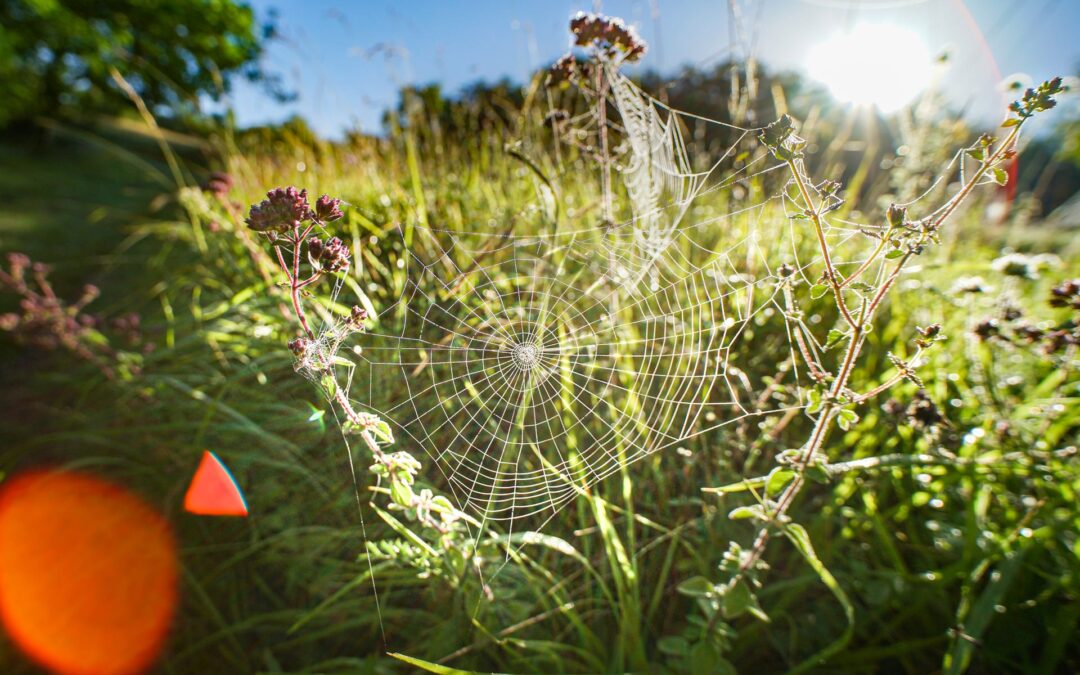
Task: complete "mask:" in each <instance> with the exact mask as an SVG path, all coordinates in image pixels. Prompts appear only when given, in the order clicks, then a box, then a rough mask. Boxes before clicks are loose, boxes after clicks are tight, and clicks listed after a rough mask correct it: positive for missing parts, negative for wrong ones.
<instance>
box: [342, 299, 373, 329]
mask: <svg viewBox="0 0 1080 675" xmlns="http://www.w3.org/2000/svg"><path fill="white" fill-rule="evenodd" d="M367 318H368V313H367V310H366V309H364V308H363V307H357V306H356V305H353V308H352V311H351V312H349V318H348V319H346V320H345V323H346V325H348V327H349V328H351V329H352V330H355V331H362V330H364V329H365V328H366V326H365V325H364V322H365V321H367Z"/></svg>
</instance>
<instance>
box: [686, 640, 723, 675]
mask: <svg viewBox="0 0 1080 675" xmlns="http://www.w3.org/2000/svg"><path fill="white" fill-rule="evenodd" d="M719 660H720V653H719V652H718V651H717V649H716V647H715V646H713V644H712V643H711V642H709V641H707V640H702V641H700V642H698V643H697V644H695V645H694V646H693V647H691V648H690V672H692V673H715V672H717V669H716V662H717V661H719ZM720 672H723V671H720Z"/></svg>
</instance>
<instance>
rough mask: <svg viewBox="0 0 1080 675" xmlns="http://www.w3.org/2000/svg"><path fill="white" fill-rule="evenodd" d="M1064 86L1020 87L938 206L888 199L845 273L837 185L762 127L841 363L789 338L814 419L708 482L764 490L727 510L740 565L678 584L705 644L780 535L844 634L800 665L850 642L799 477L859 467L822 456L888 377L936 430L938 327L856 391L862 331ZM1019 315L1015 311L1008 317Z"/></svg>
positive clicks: (748, 605) (986, 335)
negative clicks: (743, 539) (806, 428)
mask: <svg viewBox="0 0 1080 675" xmlns="http://www.w3.org/2000/svg"><path fill="white" fill-rule="evenodd" d="M1061 91H1062V84H1061V79H1060V78H1055V79H1053V80H1050V81H1047V82H1044V83H1043V84H1041V85H1040V86H1039V87H1037V88H1034V89H1029V90H1027V92H1026V93H1025V94H1024V95H1023V97H1022V98H1021V99H1020V100H1018V101H1016V102H1014V103H1012V104H1011V105H1010V106H1009V111H1010V115H1009V117H1008V118H1007V119H1006V120H1005V122H1004V123H1003V124H1002V127H1003V128H1004V129H1007V130H1008V131H1007V133H1006V134H1005V136H1004V138H1000V139H999V138H997V137H994V136H991V135H989V134H984V135H982V136H980V137H979V138H978V140H977V141H976V142H975V143H974V144H973V145H971V146H970V147H968V148H966V149H965V150H964V151H963V157H964V158H965V159H966V160H968V161H974V163H975V166H974V169H972V170H970V171H969V172H968V173H967V174H966V175H964V174H962V175H961V178H962V183H961V184H960V187H959V188H958V189H957V190H956V191H955V193H953V194H952V195H951V196H950V197H949V198H948V199H947V200H945V201H944V203H942V204H941V205H939V206H938V207H936V208H934V209H932V210H930V211H929V212H925V213H923V214H915V213H913V208H911V207H909V206H908V205H903V204H892V205H891V206H890V207H889V208H888V209H887V211H886V213H885V214H884V218H883V222H882V223H881V224H880V225H879V226H878V227H877V228H875V229H873V230H864V232H863V233H864V234H865V235H866V236H868V237H871V238H872V239H874V240H876V243H875V244H874V246H873V249H872V252H871V253H870V254H869V256H868V257H867V258H866V259H865V260H864V261H863V262H862V263H861V264H859V265H858V266H856V267H855V268H854V269H853V270H852V271H851V272H849V273H842V272H841V271H840V269H839V268H838V265H837V264H836V253H835V251H834V250H833V247H832V245H831V244H830V242H829V240H828V237H827V232H828V230H829V222H828V221H829V215H828V214H829V213H830V212H832V211H834V210H836V209H838V208H839V207H840V206H841V205H842V203H843V199H844V198H843V196H842V194H843V192H842V186H841V185H840V184H839V183H838V182H835V181H831V180H825V181H822V182H821V183H817V184H815V183H814V181H813V180H812V179H811V178H810V176H809V175H807V171H806V168H805V165H804V162H803V159H804V153H805V148H806V143H805V141H804V140H803V139H801V138H800V137H799V136H798V135H797V134H796V124H795V122H794V120H793V119H792V118H791V117H789V116H787V115H784V116H782V117H781V118H780V119H778V120H777V121H776V122H773V123H772V124H770V125H768V126H767V127H766V128H765V129H763V130H762V132H761V133H760V136H759V139H760V141H761V143H762V144H763V145H764V146H765V147H766V148H767V149H768V151H769V152H770V154H771V155H772V156H773V157H775V158H776V159H777V160H779V161H781V162H783V163H784V164H785V165H786V166H787V168H788V170H789V173H790V176H791V178H790V182H789V186H790V193H789V196H788V197H787V199H788V201H789V203H790V204H791V205H792V206H793V208H794V212H793V213H792V214H791V217H792V218H793V219H795V221H796V222H798V223H802V224H804V225H805V226H806V227H807V229H808V230H809V232H810V233H811V236H812V237H813V238H814V239H816V241H817V243H818V254H819V258H818V261H819V265H820V273H819V276H818V277H817V279H816V280H815V281H814V283H813V284H812V285H811V286H810V288H809V289H807V290H806V293H807V294H808V295H809V296H810V297H811V298H822V297H825V296H829V297H831V299H832V304H833V305H834V306H835V310H836V313H837V317H838V318H837V324H836V325H835V327H833V328H832V329H831V330H830V331H829V335H828V336H827V337H825V338H824V339H822V340H819V341H818V342H819V343H820V344H823V345H830V346H839V347H841V349H840V350H839V357H838V360H837V361H836V362H835V363H833V364H829V363H827V362H826V361H825V360H824V358H823V357H822V356H821V355H820V354H818V353H817V352H814V351H811V350H810V349H808V348H807V346H806V343H805V341H802V340H796V341H795V343H796V345H797V346H798V348H799V355H800V356H801V358H802V360H803V361H804V364H805V367H806V369H807V371H808V372H809V373H810V375H811V377H812V378H813V380H814V381H815V384H814V387H813V388H811V389H809V390H808V393H807V401H806V402H807V407H806V412H807V414H808V415H810V416H811V419H812V422H813V424H812V429H811V431H810V434H809V437H808V438H807V440H806V442H805V443H804V444H803V445H802V446H801V447H799V448H794V449H791V450H788V451H787V452H784V453H782V454H781V455H780V456H779V457H778V458H777V462H778V465H777V466H776V467H775V468H774V469H773V470H772V472H771V473H769V474H768V476H765V477H763V478H762V479H760V480H754V479H751V480H748V481H744V482H743V483H741V484H734V485H731V486H726V487H722V488H713V489H707V490H710V491H713V492H718V493H725V492H730V491H739V490H743V489H755V490H756V489H761V490H762V492H763V494H762V495H761V498H760V501H759V503H758V504H755V505H752V506H743V507H739V508H737V509H735V510H734V511H732V512H731V513H730V517H731V518H732V519H749V520H753V521H756V522H757V523H758V529H757V535H756V537H755V538H754V540H753V543H752V545H751V546H750V547H749V548H748V549H743V548H742V547H740V546H739V545H737V544H734V543H733V544H732V546H731V549H730V550H729V551H728V554H727V555H726V556H725V560H729V561H730V560H737V561H738V564H737V565H730V564H726V565H725V566H723V569H722V574H723V578H722V580H721V581H720V582H719V583H714V582H712V581H709V580H706V579H695V580H691V581H689V582H687V583H685V584H684V585H683V586H682V587H681V590H682V591H683V592H684V593H686V594H689V595H692V596H695V597H697V598H699V599H700V600H701V602H702V606H703V607H704V608H705V609H706V614H707V615H708V616H710V617H712V618H711V619H710V621H709V622H708V623H707V624H706V629H705V631H704V633H703V639H714V638H713V637H712V631H713V629H714V628H715V625H716V622H717V621H718V618H719V617H723V618H733V617H735V616H738V615H739V614H741V613H743V612H746V611H757V607H758V605H757V600H756V597H755V594H756V592H757V590H758V589H759V588H760V587H761V585H762V580H763V576H764V573H765V570H766V569H767V567H766V566H765V563H764V561H763V556H764V554H765V551H766V546H767V544H768V543H769V541H770V539H771V538H772V537H773V536H774V535H776V534H778V533H779V534H782V535H783V536H785V537H786V538H787V539H788V540H789V541H790V542H791V543H792V544H793V545H794V546H795V548H796V549H797V550H798V551H799V553H800V554H802V556H803V557H804V558H805V559H806V561H807V562H808V563H809V564H810V566H811V567H812V568H813V569H814V570H815V572H817V574H818V575H819V576H820V578H821V579H822V581H823V582H824V583H825V584H826V585H827V586H828V587H829V589H830V590H831V591H832V592H833V593H834V594H835V595H836V597H837V599H838V600H839V601H840V603H841V604H842V605H843V606H844V610H845V613H846V614H847V616H848V622H849V629H848V631H847V632H846V633H845V634H844V635H843V636H841V638H840V639H839V640H837V641H836V642H834V643H833V644H832V645H830V646H829V647H827V648H826V649H825V650H823V651H822V652H820V653H819V654H817V655H816V656H815V657H814V658H813V659H811V660H810V661H808V662H807V665H813V664H814V663H818V662H820V661H821V660H823V659H824V658H826V657H827V656H829V655H830V654H832V653H835V652H836V651H838V650H839V649H840V648H842V647H843V646H844V645H845V644H846V642H847V640H848V639H850V636H851V630H852V622H853V620H854V614H853V612H854V610H853V608H852V605H851V602H850V601H849V599H848V598H847V596H846V594H845V592H844V590H843V589H842V588H841V587H840V586H839V584H837V582H836V580H835V579H834V578H833V577H832V575H831V574H830V573H829V571H828V570H827V569H826V568H825V567H824V565H823V564H822V562H821V561H820V560H819V559H818V556H817V554H816V553H815V551H814V548H813V545H812V543H811V540H810V537H809V535H808V533H807V531H806V529H805V528H804V527H803V526H802V525H800V524H799V523H796V522H794V521H793V520H792V519H791V517H790V516H789V515H788V512H789V510H790V509H791V507H792V505H793V504H794V502H795V500H796V499H797V498H798V496H799V495H800V493H801V492H802V491H803V489H804V487H805V486H806V485H807V483H808V481H809V482H814V481H821V482H826V481H828V480H829V479H830V477H832V476H835V475H837V474H838V473H841V472H844V471H848V470H853V469H857V468H858V467H853V466H842V465H838V464H833V465H830V464H829V462H828V460H827V459H826V457H825V454H824V447H825V445H826V442H827V441H828V439H829V436H830V434H831V433H833V432H834V430H835V429H840V430H841V431H844V430H848V429H851V428H853V427H854V426H855V425H856V424H857V423H858V421H859V419H860V409H861V407H862V406H864V405H866V404H867V403H869V402H871V401H872V400H874V399H875V398H876V397H878V396H879V395H881V394H883V393H885V392H887V391H888V390H890V389H891V388H893V387H894V386H896V385H897V384H899V383H901V382H910V383H911V384H913V385H915V386H916V387H917V388H918V389H919V391H918V393H917V394H916V396H915V399H914V400H913V401H912V403H911V405H910V406H909V407H907V408H906V410H905V409H904V408H903V406H900V407H899V409H898V410H897V412H899V411H901V410H903V411H904V413H905V414H906V416H907V417H908V418H909V419H911V420H913V422H914V423H916V424H918V425H919V426H921V427H922V428H924V429H928V430H936V429H937V427H938V425H939V423H940V422H941V421H942V417H941V415H940V413H939V412H938V411H937V408H936V406H935V405H934V403H933V401H932V400H931V399H930V398H929V397H928V396H927V395H926V393H924V392H922V391H921V389H922V387H923V383H922V381H921V379H920V377H919V375H918V368H919V366H920V364H921V363H922V362H923V360H924V354H925V353H926V352H927V350H929V349H931V348H932V347H933V346H934V345H935V343H937V342H939V341H941V340H943V339H945V335H944V334H943V332H942V330H941V326H940V325H937V324H931V325H927V326H923V327H916V328H915V334H914V335H913V337H912V346H913V354H912V356H910V357H907V358H901V357H900V356H897V355H893V354H890V355H889V360H890V361H891V363H892V366H893V372H892V373H891V374H888V375H884V376H883V377H882V378H881V380H880V382H879V383H878V384H876V385H872V386H868V387H867V388H866V389H864V390H862V391H860V390H858V389H857V388H856V387H859V386H860V385H859V384H856V383H853V382H852V375H853V373H854V372H855V370H856V366H857V365H858V363H859V359H860V355H861V354H862V352H863V349H864V347H865V346H866V344H867V339H868V335H869V334H870V332H871V331H872V330H873V329H874V322H875V318H876V315H877V313H878V311H879V309H880V308H881V307H882V304H883V303H884V302H885V301H886V300H887V299H888V298H889V297H890V294H891V292H892V291H893V290H894V288H895V287H896V285H897V282H898V281H899V280H900V278H901V275H902V274H903V273H904V272H905V269H906V268H908V267H909V266H910V265H911V263H912V262H913V261H915V260H916V259H918V257H919V256H922V255H924V253H925V252H926V251H927V249H928V248H929V247H931V246H933V245H934V244H936V243H938V242H939V238H940V235H941V232H942V229H943V228H944V227H945V226H946V225H947V224H948V222H949V220H950V217H952V216H953V215H954V214H955V213H956V212H957V209H959V207H960V206H961V204H963V203H964V201H965V200H966V199H967V198H968V197H969V196H970V195H971V194H972V192H973V191H974V190H975V189H976V188H977V187H978V186H980V185H983V184H986V183H993V184H999V185H1003V184H1004V183H1005V182H1006V180H1007V173H1006V170H1005V168H1004V166H1005V164H1006V163H1007V162H1008V161H1010V160H1011V159H1012V158H1014V157H1015V156H1016V144H1017V141H1018V138H1019V134H1020V131H1021V128H1022V127H1023V126H1024V124H1025V123H1026V122H1027V121H1028V120H1030V119H1031V118H1032V117H1034V116H1035V115H1037V114H1038V113H1040V112H1043V111H1045V110H1048V109H1050V108H1052V107H1054V105H1055V100H1054V96H1055V95H1057V94H1058V93H1060V92H1061ZM997 267H998V268H999V269H1001V270H1003V271H1005V270H1011V272H1009V273H1011V274H1014V275H1016V274H1023V275H1025V276H1026V275H1028V274H1029V270H1030V261H1028V260H1026V259H1024V260H1021V259H1019V258H1016V259H1009V260H1005V261H1002V262H999V263H998V264H997ZM871 271H873V272H871ZM781 276H782V277H783V279H782V280H781V282H780V283H782V284H785V285H789V286H794V285H795V284H796V283H797V280H796V278H795V276H794V275H792V274H790V273H783V272H782V274H781ZM1070 283H1071V282H1065V283H1064V284H1062V285H1060V286H1059V287H1056V288H1055V289H1054V291H1053V299H1052V301H1053V303H1056V305H1057V306H1067V305H1070V304H1071V303H1073V302H1074V299H1075V296H1076V293H1075V289H1074V287H1073V286H1071V285H1070ZM790 311H791V312H795V311H797V308H796V307H791V308H790ZM1018 318H1019V317H1018V316H1014V317H1013V320H1014V321H1015V320H1017V319H1018ZM976 330H977V331H978V333H979V334H980V337H981V338H982V339H987V340H988V339H1005V338H1003V337H1002V335H1003V333H1002V330H1001V328H999V327H998V325H997V324H996V323H992V324H991V323H987V324H985V325H981V326H980V327H979V328H977V329H976ZM1072 330H1073V328H1072V327H1071V324H1066V325H1063V326H1061V327H1058V328H1057V329H1056V330H1053V331H1051V333H1050V335H1052V336H1053V337H1052V338H1050V341H1049V345H1050V349H1052V350H1056V349H1058V348H1060V346H1061V344H1063V343H1067V342H1069V341H1070V340H1073V339H1075V335H1074V333H1072V332H1071V331H1072ZM1062 331H1064V332H1062ZM1008 335H1009V336H1010V339H1012V338H1013V336H1015V337H1019V338H1020V339H1029V340H1032V341H1036V340H1038V341H1041V340H1043V339H1044V336H1045V335H1046V333H1044V332H1043V331H1042V329H1033V328H1030V327H1029V328H1024V327H1018V328H1016V329H1012V330H1010V331H1009V333H1008ZM1028 335H1029V336H1030V337H1028Z"/></svg>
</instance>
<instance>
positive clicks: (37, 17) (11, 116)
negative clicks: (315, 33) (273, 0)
mask: <svg viewBox="0 0 1080 675" xmlns="http://www.w3.org/2000/svg"><path fill="white" fill-rule="evenodd" d="M272 33H273V26H272V24H265V25H260V23H259V22H258V21H257V19H256V17H255V14H254V12H253V11H252V9H251V7H249V6H248V5H246V4H243V3H238V2H235V1H234V0H0V79H2V80H3V81H4V82H5V90H6V91H5V92H4V93H5V95H4V97H3V98H2V99H0V126H5V125H8V124H11V123H14V122H20V121H25V120H29V119H32V118H33V117H35V116H37V115H41V114H48V115H50V116H54V115H65V114H72V113H101V112H105V113H112V112H116V111H117V110H119V109H122V107H123V106H126V105H130V103H129V102H128V101H127V97H126V96H125V94H124V93H123V92H122V91H121V89H120V88H119V86H117V84H116V83H115V82H114V81H113V79H112V76H111V71H112V69H114V68H115V69H116V70H117V71H119V72H120V73H121V74H122V75H123V76H124V78H125V79H127V81H128V82H129V83H130V84H131V86H132V87H133V88H134V90H135V91H136V92H138V94H139V95H140V96H142V98H143V99H144V100H145V101H146V103H147V105H148V106H150V108H151V109H152V110H154V111H155V112H163V111H167V110H172V111H175V110H177V109H180V108H183V107H184V106H188V107H194V106H195V105H196V104H197V101H198V99H199V97H200V96H202V95H207V96H210V97H211V98H217V97H218V96H220V95H221V94H222V93H224V92H226V91H228V89H229V86H230V83H231V81H232V80H233V79H234V78H235V77H236V76H238V75H239V76H242V77H246V78H248V79H251V80H253V81H258V82H261V83H263V84H264V85H266V86H267V87H268V89H269V90H270V91H271V93H272V94H275V95H278V96H285V94H283V93H282V91H281V89H280V83H279V82H278V80H277V78H275V77H273V76H270V75H268V74H267V73H266V72H265V71H263V69H262V68H261V66H260V65H259V63H258V61H259V57H260V56H261V55H262V52H263V44H264V41H265V40H266V39H267V38H269V37H270V36H271V35H272Z"/></svg>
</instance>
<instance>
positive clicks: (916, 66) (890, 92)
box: [806, 23, 933, 113]
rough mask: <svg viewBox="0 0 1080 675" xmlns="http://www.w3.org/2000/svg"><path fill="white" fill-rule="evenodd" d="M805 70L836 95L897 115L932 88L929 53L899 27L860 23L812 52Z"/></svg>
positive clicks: (826, 41)
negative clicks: (900, 110) (925, 90)
mask: <svg viewBox="0 0 1080 675" xmlns="http://www.w3.org/2000/svg"><path fill="white" fill-rule="evenodd" d="M806 69H807V72H808V73H809V74H810V77H812V78H813V79H815V80H818V81H819V82H821V83H822V84H824V85H825V86H827V87H828V88H829V91H830V92H832V94H833V96H835V97H836V98H838V99H840V100H841V101H845V102H848V103H853V104H856V105H865V106H876V107H877V108H878V109H879V110H881V111H882V112H886V113H888V112H895V111H897V110H899V109H900V108H902V107H904V106H905V105H907V104H908V103H910V102H911V101H912V100H913V99H914V98H915V97H916V96H917V95H918V94H919V92H921V91H922V90H923V89H925V88H926V86H927V85H928V84H929V83H930V79H931V77H932V75H933V67H932V63H931V57H930V51H929V49H927V47H926V43H925V42H923V40H922V38H920V37H919V36H918V35H917V34H916V33H914V32H913V31H911V30H909V29H907V28H903V27H901V26H897V25H894V24H868V23H859V24H856V25H855V26H853V27H852V28H851V29H850V30H847V31H844V32H841V33H836V34H834V35H832V36H831V37H829V38H828V39H826V40H825V41H823V42H820V43H818V44H817V45H815V46H814V47H812V48H811V49H810V52H809V54H807V60H806Z"/></svg>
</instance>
